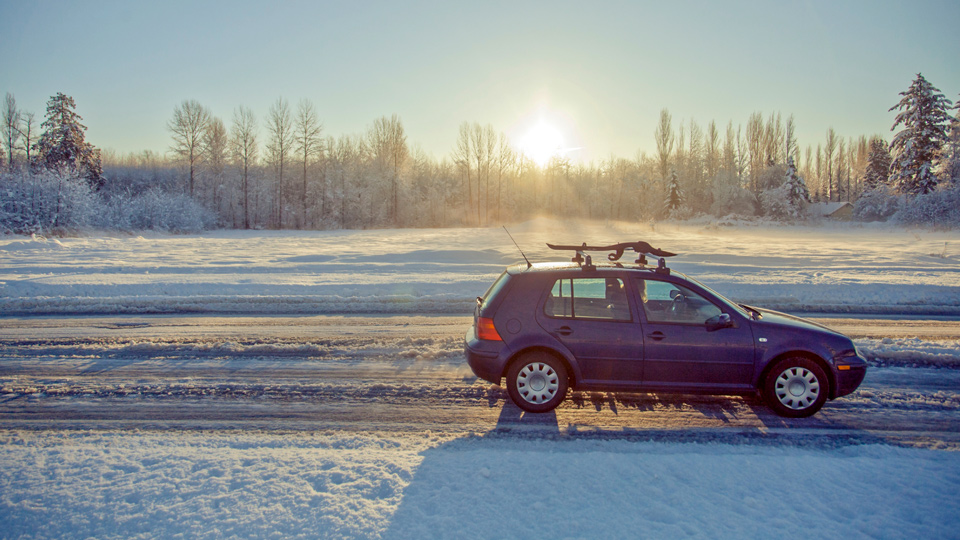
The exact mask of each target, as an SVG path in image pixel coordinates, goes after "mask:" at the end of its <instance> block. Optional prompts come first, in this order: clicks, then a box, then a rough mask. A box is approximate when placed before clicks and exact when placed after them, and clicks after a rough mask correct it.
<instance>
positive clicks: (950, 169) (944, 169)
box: [940, 100, 960, 184]
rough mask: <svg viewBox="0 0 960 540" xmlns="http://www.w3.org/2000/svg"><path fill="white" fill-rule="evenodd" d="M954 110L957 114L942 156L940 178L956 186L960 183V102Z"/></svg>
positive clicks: (951, 122)
mask: <svg viewBox="0 0 960 540" xmlns="http://www.w3.org/2000/svg"><path fill="white" fill-rule="evenodd" d="M953 108H954V109H956V111H957V112H956V113H955V114H954V116H953V119H952V120H951V121H950V130H949V132H948V134H947V135H948V139H947V143H946V144H945V145H944V147H943V153H942V154H941V156H940V176H941V178H943V179H944V180H946V181H949V182H953V183H955V184H956V183H960V100H957V103H956V104H955V105H954V106H953Z"/></svg>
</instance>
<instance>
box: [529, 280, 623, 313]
mask: <svg viewBox="0 0 960 540" xmlns="http://www.w3.org/2000/svg"><path fill="white" fill-rule="evenodd" d="M544 312H545V313H546V314H547V315H548V316H550V317H561V318H571V319H573V318H575V319H601V320H604V319H605V320H612V321H629V320H630V306H629V304H628V300H627V291H626V288H625V287H624V283H623V280H621V279H619V278H566V279H558V280H556V281H555V282H554V283H553V287H552V288H551V289H550V295H549V296H548V297H547V301H546V304H544Z"/></svg>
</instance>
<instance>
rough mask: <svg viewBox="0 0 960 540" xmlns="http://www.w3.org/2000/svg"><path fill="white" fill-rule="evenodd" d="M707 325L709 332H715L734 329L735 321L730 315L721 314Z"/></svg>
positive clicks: (708, 321) (712, 318)
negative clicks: (722, 329)
mask: <svg viewBox="0 0 960 540" xmlns="http://www.w3.org/2000/svg"><path fill="white" fill-rule="evenodd" d="M705 324H706V326H707V332H713V331H714V330H720V329H721V328H733V319H731V318H730V314H729V313H721V314H719V315H717V316H715V317H710V318H709V319H707V322H706V323H705Z"/></svg>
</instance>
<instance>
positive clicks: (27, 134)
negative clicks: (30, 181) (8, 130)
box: [20, 112, 35, 167]
mask: <svg viewBox="0 0 960 540" xmlns="http://www.w3.org/2000/svg"><path fill="white" fill-rule="evenodd" d="M21 118H22V121H21V122H20V136H21V137H22V138H23V143H21V148H23V152H24V154H26V156H27V160H26V163H27V167H29V166H30V163H31V161H30V160H31V159H32V157H31V155H30V151H31V150H32V149H33V144H34V140H33V139H34V137H35V134H34V132H33V130H34V123H35V122H34V120H33V118H34V117H33V113H32V112H28V113H22V115H21Z"/></svg>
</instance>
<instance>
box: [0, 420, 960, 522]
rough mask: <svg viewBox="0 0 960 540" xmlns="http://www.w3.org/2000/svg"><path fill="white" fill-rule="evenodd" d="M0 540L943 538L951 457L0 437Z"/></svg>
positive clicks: (322, 438) (197, 437)
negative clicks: (182, 539) (0, 538)
mask: <svg viewBox="0 0 960 540" xmlns="http://www.w3.org/2000/svg"><path fill="white" fill-rule="evenodd" d="M0 443H2V444H0V524H2V526H3V528H2V531H3V532H2V533H0V535H2V536H3V537H4V538H17V537H23V538H32V537H38V538H88V537H96V538H173V537H189V538H197V537H201V538H230V537H243V538H384V539H407V538H409V539H423V538H464V539H474V538H504V539H513V538H516V539H527V538H570V539H574V538H584V539H587V538H783V537H788V538H793V537H803V538H828V539H829V538H837V539H844V540H850V539H860V538H909V539H913V538H955V537H956V531H957V527H958V526H960V496H958V495H957V493H958V488H960V453H957V452H940V451H932V450H920V449H915V448H898V447H894V446H884V445H850V446H844V445H842V444H841V445H838V446H827V447H818V446H817V445H811V446H809V447H807V446H766V445H749V444H747V445H729V444H714V443H687V444H677V443H656V442H642V441H640V442H635V441H622V440H591V439H589V438H587V439H573V440H565V439H564V438H562V437H558V438H556V439H550V438H536V439H527V438H524V437H509V436H507V437H502V436H498V435H497V434H496V433H488V434H475V435H471V436H467V437H459V438H450V437H444V436H433V435H431V434H429V433H424V434H417V435H411V436H405V437H397V436H391V435H370V434H364V435H351V434H342V433H315V434H302V433H294V434H286V435H283V434H262V433H260V434H257V433H193V432H183V433H159V434H150V433H147V434H137V433H114V432H107V433H101V432H82V433H63V434H49V433H33V432H13V433H4V434H0Z"/></svg>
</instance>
